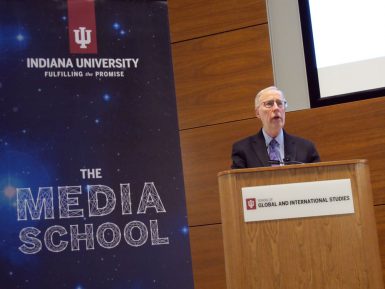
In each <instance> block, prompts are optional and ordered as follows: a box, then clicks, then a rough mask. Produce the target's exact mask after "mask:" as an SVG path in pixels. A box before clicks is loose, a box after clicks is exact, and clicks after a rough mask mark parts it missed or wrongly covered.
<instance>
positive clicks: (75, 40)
mask: <svg viewBox="0 0 385 289" xmlns="http://www.w3.org/2000/svg"><path fill="white" fill-rule="evenodd" d="M94 1H95V0H67V6H68V34H69V44H70V53H75V54H97V53H98V47H97V31H96V19H95V3H94Z"/></svg>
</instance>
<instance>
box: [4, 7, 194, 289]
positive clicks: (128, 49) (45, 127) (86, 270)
mask: <svg viewBox="0 0 385 289" xmlns="http://www.w3.org/2000/svg"><path fill="white" fill-rule="evenodd" d="M95 2H96V3H95V10H96V27H97V38H98V54H97V55H70V54H69V42H68V41H69V40H68V27H67V25H68V18H67V17H68V16H67V6H66V1H58V0H56V1H55V0H52V1H47V0H44V1H42V0H38V1H37V0H34V1H30V0H25V1H21V0H20V1H18V0H9V1H8V0H7V1H4V0H0V284H1V285H0V286H1V288H5V289H14V288H25V289H30V288H31V289H41V288H48V289H52V288H70V289H91V288H108V289H121V288H126V289H139V288H146V289H147V288H159V289H162V288H175V289H180V288H184V289H190V288H193V284H192V273H191V264H190V262H191V261H190V251H189V240H188V225H187V216H186V208H185V196H184V187H183V175H182V165H181V157H180V147H179V136H178V124H177V114H176V103H175V92H174V86H173V76H172V66H171V53H170V46H169V31H168V20H167V19H168V18H167V2H166V1H128V0H127V1H117V0H116V1H114V0H109V1H107V0H106V1H95ZM27 57H33V58H75V57H78V58H79V57H93V58H95V57H97V58H139V59H140V60H139V65H138V68H137V69H126V70H125V71H124V73H125V77H122V78H93V77H91V78H85V77H83V78H70V77H67V78H66V77H62V78H60V77H58V78H46V77H44V73H43V69H27V67H26V58H27ZM47 70H49V69H47ZM69 70H71V69H69ZM83 168H101V169H102V177H103V178H102V179H96V180H95V179H89V180H84V179H82V177H81V173H80V169H83ZM145 182H154V183H155V186H156V189H157V191H158V193H159V195H160V197H161V199H162V202H163V204H164V207H165V209H166V210H167V212H166V213H156V211H155V209H153V208H148V209H147V213H146V214H142V215H137V214H136V210H137V208H138V204H139V200H140V196H141V193H142V190H143V186H144V183H145ZM121 183H130V190H131V198H132V209H133V214H132V215H122V213H121V210H120V206H121V204H120V184H121ZM92 184H102V185H106V186H109V187H111V188H112V189H113V190H114V192H115V194H116V196H117V204H116V208H115V210H114V212H112V213H111V214H109V215H107V216H103V217H89V216H88V214H87V213H88V206H87V191H86V188H87V185H92ZM58 186H81V187H82V194H81V196H79V205H78V206H74V207H73V208H82V209H84V217H83V218H71V219H59V217H58V207H57V205H58V200H57V187H58ZM39 187H53V189H54V206H55V207H54V214H55V219H54V220H44V217H43V216H44V213H43V214H42V218H41V220H35V221H32V220H31V219H30V218H28V220H27V221H17V210H16V188H31V191H32V193H33V195H34V197H36V195H37V192H38V188H39ZM151 219H156V220H158V224H159V235H160V237H168V238H169V242H170V244H169V245H158V246H152V245H151V240H150V237H149V239H148V241H147V242H146V243H145V244H144V245H143V246H140V247H132V246H129V245H128V244H127V243H126V242H125V240H124V238H123V236H122V240H121V242H120V244H119V245H118V246H117V247H115V248H113V249H105V248H102V247H100V246H99V245H98V243H97V241H96V240H95V249H94V250H89V251H87V250H86V249H85V242H84V241H80V250H79V251H71V248H70V245H69V246H68V247H67V249H66V250H64V251H63V252H60V253H52V252H49V251H48V250H47V249H46V248H45V246H44V242H43V248H42V250H41V251H40V252H38V253H37V254H34V255H26V254H23V253H21V252H20V251H19V249H18V247H19V246H21V245H22V243H21V241H20V239H19V232H20V230H21V229H22V228H25V227H28V226H32V227H36V228H38V229H39V230H41V233H40V235H39V236H38V239H40V240H43V236H44V231H45V229H47V228H48V227H49V226H53V225H60V226H63V227H65V228H66V229H67V231H68V233H69V226H70V225H71V224H77V225H79V231H81V232H82V231H84V225H85V224H86V223H91V224H93V226H94V233H95V231H96V229H97V227H98V226H99V225H100V224H102V223H105V222H112V223H115V224H117V225H118V226H119V228H120V229H121V230H122V231H123V228H124V226H125V224H126V223H128V222H130V221H133V220H138V221H141V222H143V223H144V224H146V225H147V228H148V226H149V220H151ZM148 229H149V228H148ZM122 235H123V233H122ZM61 238H62V240H66V241H68V240H69V238H70V237H69V236H68V235H66V236H63V237H61ZM56 241H57V242H58V241H60V240H59V239H56Z"/></svg>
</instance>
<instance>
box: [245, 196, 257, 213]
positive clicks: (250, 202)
mask: <svg viewBox="0 0 385 289" xmlns="http://www.w3.org/2000/svg"><path fill="white" fill-rule="evenodd" d="M246 209H247V210H256V209H257V200H256V199H255V198H250V199H246Z"/></svg>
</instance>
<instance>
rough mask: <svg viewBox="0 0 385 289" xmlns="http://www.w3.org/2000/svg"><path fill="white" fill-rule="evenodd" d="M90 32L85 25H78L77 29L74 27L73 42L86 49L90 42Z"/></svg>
mask: <svg viewBox="0 0 385 289" xmlns="http://www.w3.org/2000/svg"><path fill="white" fill-rule="evenodd" d="M91 32H92V30H88V29H86V28H85V27H79V29H74V33H75V42H76V44H79V45H80V48H81V49H87V45H88V44H90V43H91Z"/></svg>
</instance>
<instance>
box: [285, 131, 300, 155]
mask: <svg viewBox="0 0 385 289" xmlns="http://www.w3.org/2000/svg"><path fill="white" fill-rule="evenodd" d="M283 134H284V139H285V159H286V160H290V161H293V160H295V159H296V157H297V150H296V145H295V140H294V139H293V138H292V137H291V135H290V134H287V133H286V132H285V131H283Z"/></svg>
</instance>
